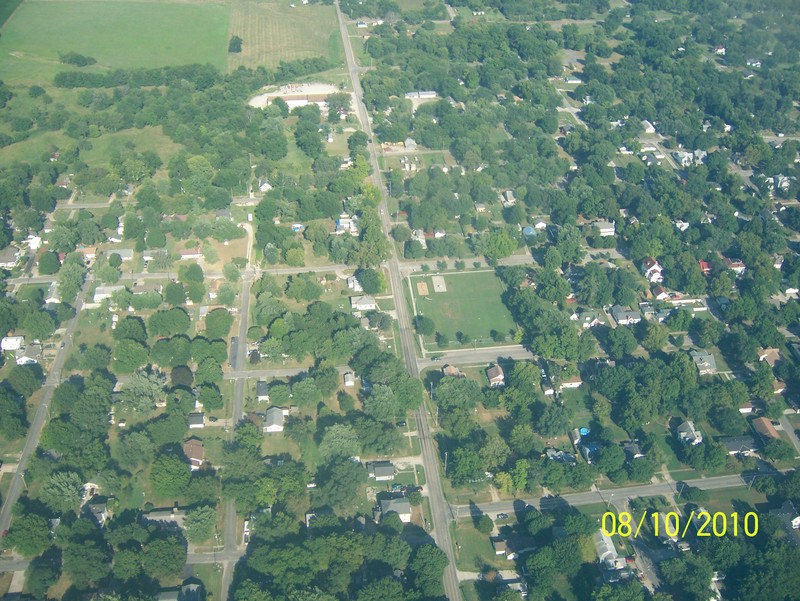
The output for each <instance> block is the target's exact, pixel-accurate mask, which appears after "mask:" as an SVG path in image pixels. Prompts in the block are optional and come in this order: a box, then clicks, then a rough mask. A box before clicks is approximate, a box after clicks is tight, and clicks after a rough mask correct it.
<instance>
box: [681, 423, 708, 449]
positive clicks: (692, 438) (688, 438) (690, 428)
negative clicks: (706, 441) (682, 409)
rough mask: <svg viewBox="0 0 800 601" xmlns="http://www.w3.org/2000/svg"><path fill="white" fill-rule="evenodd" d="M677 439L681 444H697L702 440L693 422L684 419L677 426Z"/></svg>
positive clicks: (701, 435)
mask: <svg viewBox="0 0 800 601" xmlns="http://www.w3.org/2000/svg"><path fill="white" fill-rule="evenodd" d="M678 440H680V441H681V442H682V443H683V444H691V445H698V444H700V443H701V442H703V434H702V433H701V432H700V430H698V429H697V428H695V427H694V422H690V421H685V422H683V423H682V424H681V425H680V426H678Z"/></svg>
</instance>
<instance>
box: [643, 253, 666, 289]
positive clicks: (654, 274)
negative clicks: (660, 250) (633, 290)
mask: <svg viewBox="0 0 800 601" xmlns="http://www.w3.org/2000/svg"><path fill="white" fill-rule="evenodd" d="M663 271H664V268H663V267H661V265H659V263H658V261H656V260H655V259H654V258H653V257H645V258H644V260H643V261H642V274H643V275H644V277H646V278H647V281H649V282H650V283H651V284H660V283H661V282H663V281H664V275H663Z"/></svg>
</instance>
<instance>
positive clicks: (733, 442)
mask: <svg viewBox="0 0 800 601" xmlns="http://www.w3.org/2000/svg"><path fill="white" fill-rule="evenodd" d="M718 442H719V443H720V444H721V445H722V446H723V447H725V450H726V451H728V455H742V456H745V457H747V456H749V455H752V454H753V453H755V452H756V451H757V450H758V444H757V443H756V439H755V438H753V437H752V436H724V437H722V438H720V439H719V440H718Z"/></svg>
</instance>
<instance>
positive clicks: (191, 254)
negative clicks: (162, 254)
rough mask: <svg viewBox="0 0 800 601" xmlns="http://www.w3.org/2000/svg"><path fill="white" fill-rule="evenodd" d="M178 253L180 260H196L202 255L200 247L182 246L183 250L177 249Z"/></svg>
mask: <svg viewBox="0 0 800 601" xmlns="http://www.w3.org/2000/svg"><path fill="white" fill-rule="evenodd" d="M178 254H179V255H180V256H181V261H186V260H197V259H201V258H202V257H203V253H202V252H200V248H184V249H183V250H179V251H178Z"/></svg>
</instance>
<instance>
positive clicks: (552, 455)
mask: <svg viewBox="0 0 800 601" xmlns="http://www.w3.org/2000/svg"><path fill="white" fill-rule="evenodd" d="M544 454H545V455H546V456H547V458H548V459H551V460H552V461H556V462H558V463H564V464H567V465H576V464H577V463H578V458H577V457H576V456H575V454H574V453H568V452H567V451H561V450H558V449H545V450H544Z"/></svg>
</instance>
